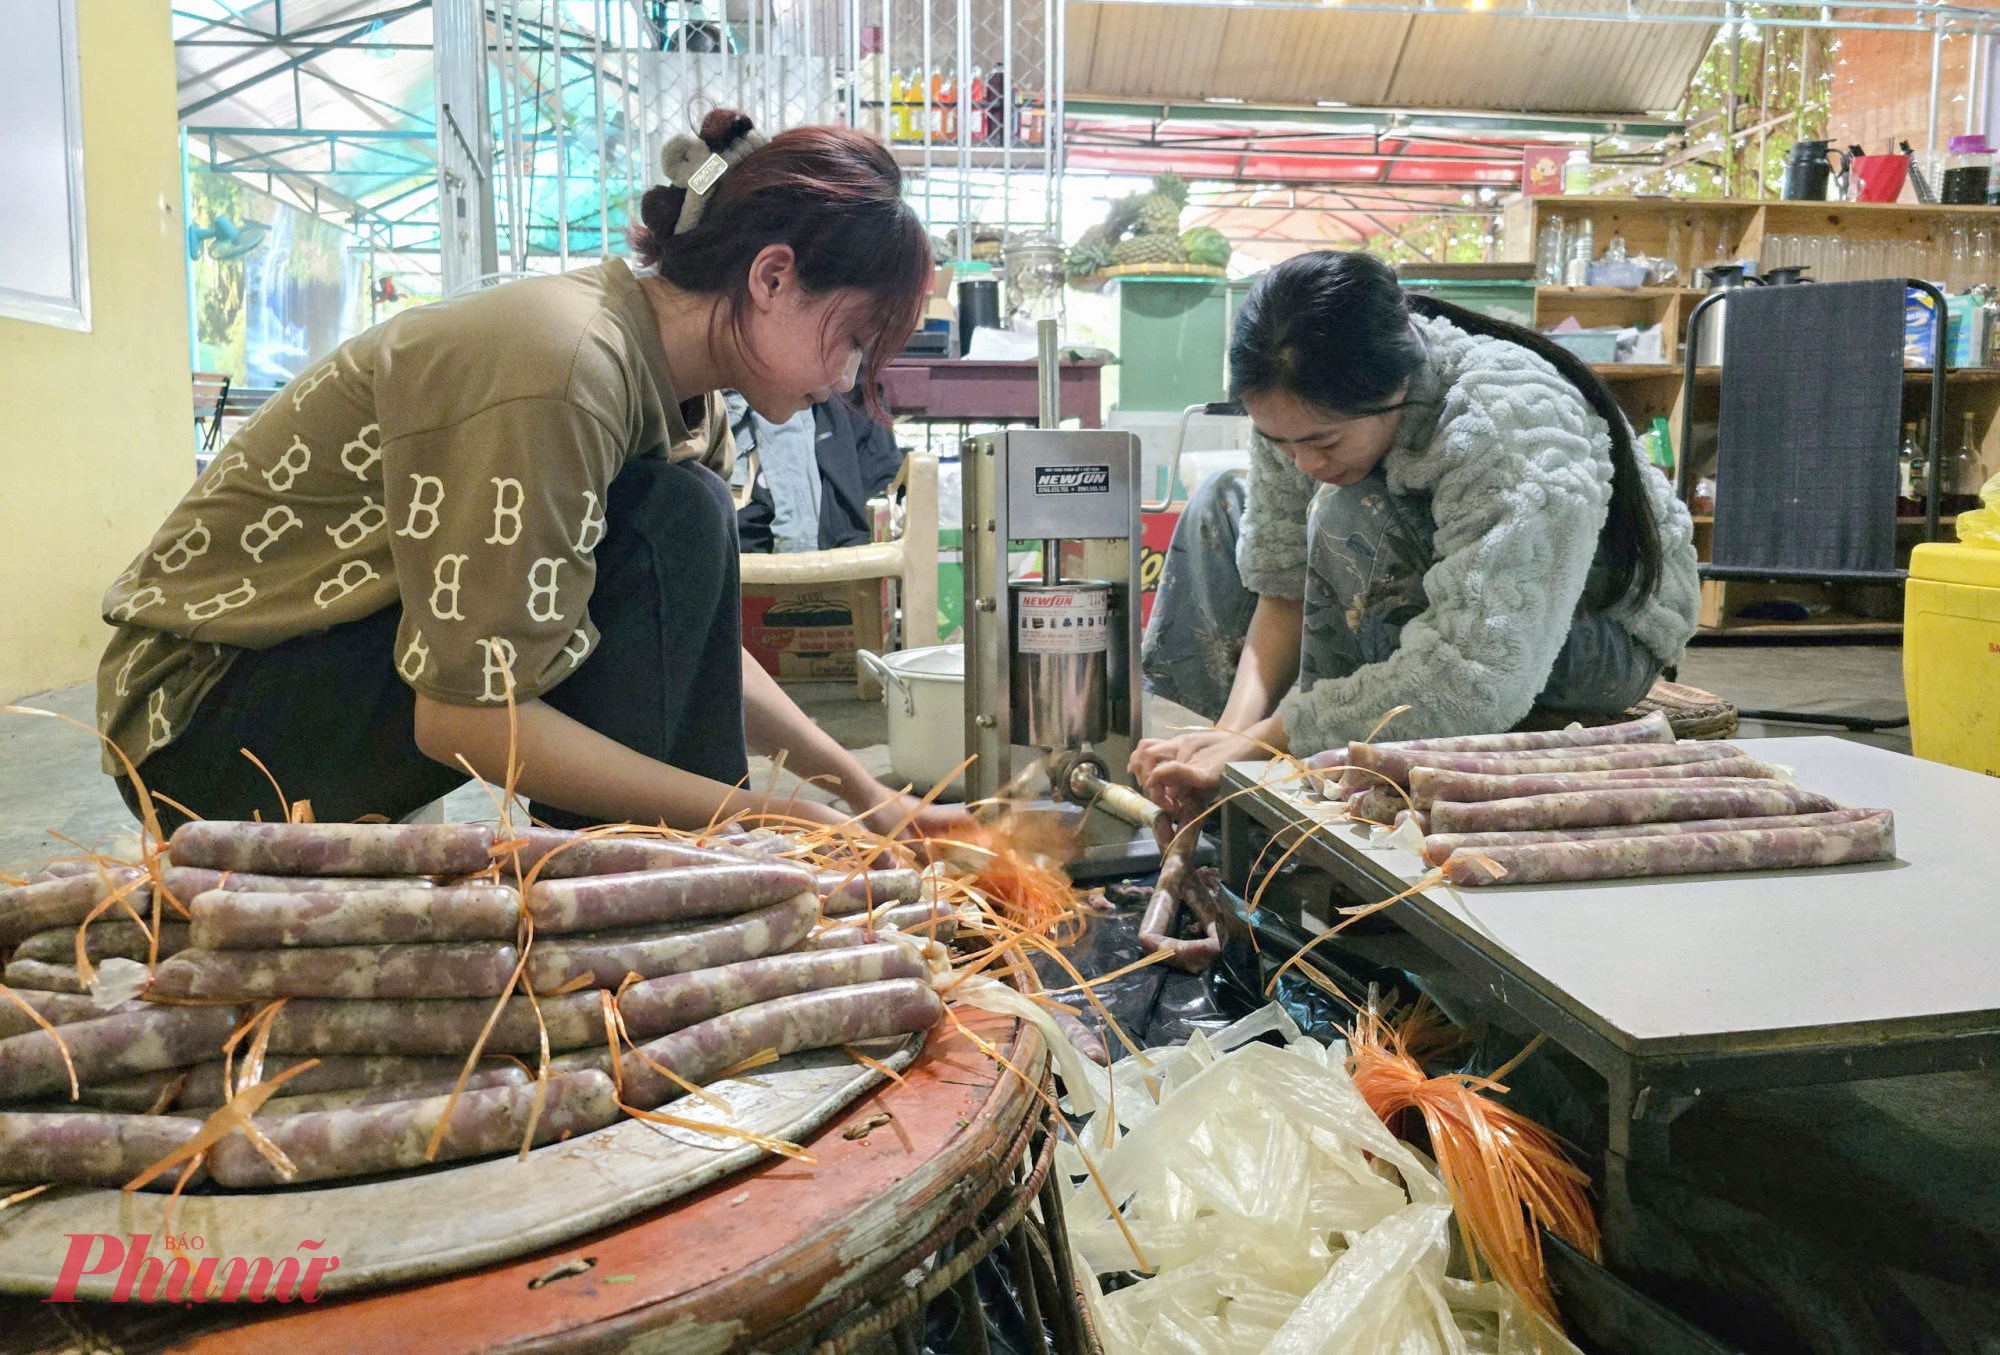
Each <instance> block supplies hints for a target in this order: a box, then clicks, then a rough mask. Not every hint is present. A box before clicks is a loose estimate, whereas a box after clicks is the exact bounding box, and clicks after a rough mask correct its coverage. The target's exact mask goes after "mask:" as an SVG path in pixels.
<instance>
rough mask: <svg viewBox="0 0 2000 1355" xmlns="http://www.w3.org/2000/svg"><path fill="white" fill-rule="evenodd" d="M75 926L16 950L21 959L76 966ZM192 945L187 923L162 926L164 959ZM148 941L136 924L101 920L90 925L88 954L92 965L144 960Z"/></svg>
mask: <svg viewBox="0 0 2000 1355" xmlns="http://www.w3.org/2000/svg"><path fill="white" fill-rule="evenodd" d="M76 931H77V929H76V928H75V927H52V928H50V929H49V930H48V931H45V932H36V933H35V934H34V935H33V936H31V937H29V938H28V939H27V940H25V941H23V942H22V943H21V944H20V945H18V946H16V947H14V958H15V959H17V960H41V961H43V962H44V963H47V964H74V963H75V962H76ZM187 944H188V928H187V923H185V922H166V921H162V922H161V923H160V958H161V959H165V958H166V957H167V956H169V955H172V954H173V953H174V952H175V951H177V950H185V949H186V948H187ZM147 946H148V941H147V938H146V929H145V928H144V927H141V926H140V925H139V924H138V923H136V922H131V921H128V920H126V919H124V918H101V919H99V920H98V921H96V922H93V923H91V924H90V935H89V936H88V937H87V938H86V939H85V941H84V953H85V954H86V955H88V956H89V957H90V962H91V963H92V964H97V963H99V962H101V961H104V960H113V959H118V960H144V959H145V958H146V950H147Z"/></svg>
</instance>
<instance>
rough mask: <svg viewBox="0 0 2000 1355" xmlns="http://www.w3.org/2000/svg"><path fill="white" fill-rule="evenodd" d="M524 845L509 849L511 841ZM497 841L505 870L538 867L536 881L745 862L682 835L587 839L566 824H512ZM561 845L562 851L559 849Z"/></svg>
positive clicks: (502, 866) (523, 871) (527, 870)
mask: <svg viewBox="0 0 2000 1355" xmlns="http://www.w3.org/2000/svg"><path fill="white" fill-rule="evenodd" d="M514 842H518V843H520V844H521V845H520V846H519V847H516V848H513V849H512V850H506V848H507V844H509V843H514ZM496 845H497V846H498V847H500V848H502V850H501V852H500V863H501V868H502V869H503V870H505V871H507V872H508V873H509V874H514V873H515V864H516V860H517V858H518V861H519V867H520V869H519V875H521V876H525V875H526V874H527V873H528V872H529V871H531V870H534V869H535V867H536V866H538V865H539V866H540V867H541V870H540V871H539V872H538V873H537V874H536V876H535V878H536V879H538V880H569V879H575V878H576V877H578V876H583V875H629V874H631V873H633V872H634V871H642V870H665V869H667V868H668V867H670V866H715V865H727V864H728V863H730V862H732V861H741V860H743V859H744V858H743V856H742V855H741V854H740V853H737V852H729V851H722V850H719V849H717V848H714V847H697V846H696V845H695V844H694V843H692V842H683V841H681V840H680V839H679V838H662V837H585V836H584V835H583V834H582V833H572V832H569V831H567V830H566V829H562V828H512V829H509V830H508V831H507V833H506V835H505V836H504V837H501V838H500V839H499V840H498V842H497V843H496ZM558 848H560V850H558Z"/></svg>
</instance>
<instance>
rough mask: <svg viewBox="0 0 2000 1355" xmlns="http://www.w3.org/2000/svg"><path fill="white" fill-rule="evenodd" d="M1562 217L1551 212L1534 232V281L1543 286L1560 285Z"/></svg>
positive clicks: (1561, 273) (1561, 270) (1561, 271)
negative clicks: (1539, 228)
mask: <svg viewBox="0 0 2000 1355" xmlns="http://www.w3.org/2000/svg"><path fill="white" fill-rule="evenodd" d="M1562 247H1563V219H1562V217H1560V216H1558V215H1556V214H1555V213H1553V212H1551V213H1550V214H1549V217H1548V219H1547V220H1546V221H1544V222H1542V228H1541V230H1539V231H1538V232H1536V234H1535V281H1537V282H1539V283H1541V284H1542V286H1544V287H1558V286H1561V285H1562V275H1563V252H1562Z"/></svg>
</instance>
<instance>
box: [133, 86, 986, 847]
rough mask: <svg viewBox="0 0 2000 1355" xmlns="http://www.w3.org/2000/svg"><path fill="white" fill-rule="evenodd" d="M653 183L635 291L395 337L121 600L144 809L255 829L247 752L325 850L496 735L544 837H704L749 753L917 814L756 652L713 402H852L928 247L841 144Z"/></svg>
mask: <svg viewBox="0 0 2000 1355" xmlns="http://www.w3.org/2000/svg"><path fill="white" fill-rule="evenodd" d="M662 158H663V162H665V167H666V168H667V170H668V172H669V175H670V177H671V178H672V180H673V182H672V183H671V184H670V185H667V186H661V187H656V188H654V189H652V190H651V191H649V192H648V193H647V194H646V196H645V199H644V203H643V207H642V212H643V218H644V223H645V224H644V225H643V226H642V227H635V228H634V229H633V231H632V232H631V235H632V243H633V246H634V249H635V252H636V253H637V255H638V258H639V260H640V262H641V264H642V265H644V266H643V267H642V269H641V270H640V271H638V272H636V273H635V272H634V271H633V270H632V269H631V268H630V267H628V266H627V264H626V263H625V262H624V261H622V260H610V261H607V262H605V263H602V264H599V265H596V266H593V267H589V268H584V269H580V270H578V271H576V272H573V273H569V274H566V275H563V276H559V277H544V278H536V279H532V280H527V281H522V282H518V283H513V284H509V285H507V286H504V287H498V288H493V289H490V290H487V291H481V292H476V293H472V294H470V295H467V296H464V297H460V298H455V299H452V300H449V301H445V302H441V303H438V304H436V305H432V306H426V307H422V308H420V309H417V310H412V311H406V312H403V313H402V314H399V315H397V316H395V317H394V318H392V319H390V320H388V321H386V322H384V323H383V324H381V325H378V326H376V327H375V328H373V329H371V330H368V331H367V332H365V333H363V334H360V335H357V336H356V337H355V338H353V339H351V340H349V341H348V342H347V343H345V344H343V345H342V346H341V347H340V348H339V349H337V350H336V351H335V352H334V353H333V354H332V355H330V356H329V357H328V358H327V359H326V360H325V361H323V362H321V363H319V364H318V365H316V366H314V367H313V368H311V369H310V370H308V371H307V372H305V373H303V374H302V375H300V376H299V377H298V378H296V379H295V380H293V381H292V382H291V383H290V384H289V385H287V386H286V387H285V388H284V389H283V390H281V391H279V392H278V394H277V395H276V396H274V397H273V398H272V399H271V400H270V401H269V402H268V403H267V404H266V405H265V406H264V407H263V408H262V409H261V410H259V411H258V412H257V414H256V415H255V416H254V417H253V418H252V419H250V420H249V421H248V422H247V423H246V424H245V425H244V427H243V428H242V429H241V430H240V431H239V432H238V433H237V434H236V436H235V437H234V438H233V439H231V441H230V442H229V444H228V445H227V446H226V447H225V448H224V449H223V451H222V453H221V455H220V456H218V457H217V459H216V461H215V463H214V465H212V466H211V467H210V468H209V470H208V472H207V473H206V474H205V475H204V476H203V478H202V479H201V481H200V482H199V483H198V484H197V485H196V486H195V487H194V489H193V490H192V491H190V493H189V494H188V496H187V497H186V499H184V500H183V501H182V502H181V504H180V505H179V506H178V507H177V508H176V509H175V510H174V512H173V513H172V514H171V515H170V516H169V517H168V519H167V521H166V523H165V524H164V525H163V526H162V527H161V528H160V530H159V531H158V532H157V533H156V534H155V536H154V538H153V541H152V542H151V544H150V545H149V546H148V547H147V548H146V550H144V551H143V552H141V553H140V555H139V557H138V558H137V559H136V560H134V561H133V563H132V565H131V567H130V568H129V569H128V570H127V571H126V572H125V573H124V574H123V575H121V576H120V577H119V578H118V580H117V581H116V582H115V583H114V584H113V585H112V588H111V590H110V592H109V593H108V594H107V596H106V598H105V604H104V605H105V616H106V619H107V620H108V621H110V622H112V623H113V624H114V625H116V626H117V627H118V631H117V634H116V635H115V636H114V638H113V640H112V642H111V645H110V647H109V649H108V650H107V651H106V653H105V657H104V661H103V664H102V665H101V668H100V671H99V680H98V687H99V722H100V726H101V727H102V728H103V730H104V732H105V733H106V734H107V735H108V736H109V737H110V738H111V740H112V741H113V742H114V743H115V744H116V745H117V746H118V748H119V749H120V750H121V751H122V752H124V753H125V755H126V756H128V757H129V758H131V759H132V760H133V762H135V763H137V764H139V766H140V767H141V776H142V777H143V778H144V779H145V780H146V782H147V783H148V785H149V786H151V787H153V788H154V789H156V790H159V791H161V792H164V794H165V795H166V796H167V797H169V798H171V799H172V800H173V801H175V802H177V803H178V804H180V805H184V806H186V807H187V808H188V809H189V810H191V811H193V812H195V813H199V814H201V815H204V816H206V817H210V818H247V817H249V816H250V815H251V814H252V813H253V812H257V811H262V812H263V813H264V815H265V816H266V817H271V816H273V815H274V814H275V813H276V811H277V804H276V801H275V797H274V796H273V793H272V791H271V787H270V784H269V782H268V781H267V780H266V779H265V777H264V775H263V773H262V772H261V771H259V770H258V769H257V767H256V766H255V765H254V764H253V763H252V762H251V761H250V760H249V759H248V758H246V757H244V756H243V755H242V750H246V749H247V750H248V751H250V752H252V753H254V754H256V756H257V758H258V759H260V760H261V761H262V762H263V763H264V764H265V765H266V766H267V767H269V768H270V771H271V773H272V776H273V777H274V778H275V779H276V780H277V782H278V783H279V785H280V786H282V787H283V789H284V790H285V792H286V793H287V794H288V795H290V796H292V797H294V798H297V799H309V800H311V801H312V803H313V808H314V812H315V813H316V815H317V816H318V817H319V818H321V819H323V820H328V821H332V820H342V819H352V818H357V817H360V816H362V815H365V814H382V815H385V816H387V817H389V818H392V819H394V818H401V817H403V816H405V815H407V814H409V813H411V812H412V811H414V810H416V809H418V808H420V807H421V806H423V805H424V804H426V803H428V802H429V801H431V800H433V799H435V798H437V797H438V796H440V795H443V794H445V793H446V792H448V791H450V790H451V789H453V788H455V787H456V786H457V785H459V784H462V783H463V781H464V780H465V775H466V769H467V768H468V767H469V768H471V769H472V770H473V771H476V772H477V773H478V774H479V775H481V776H483V777H485V778H487V779H488V780H491V781H496V782H497V781H500V780H502V779H504V777H505V776H506V773H507V768H508V758H509V741H510V738H512V739H513V740H514V741H515V747H514V751H513V756H514V761H515V765H516V766H517V767H518V769H519V776H518V786H519V788H520V790H521V792H522V793H523V794H525V795H526V796H528V797H529V798H530V799H531V800H533V801H534V802H535V804H536V812H537V814H538V815H539V816H541V817H543V818H544V819H547V820H548V821H550V822H553V823H557V824H560V825H565V826H575V825H580V824H584V823H590V822H597V821H605V820H631V821H636V822H647V823H652V822H665V823H668V824H673V825H677V826H683V827H688V826H699V825H702V824H705V823H707V822H710V821H711V820H713V819H714V818H716V817H719V816H728V815H731V814H735V813H738V812H742V811H750V812H758V811H762V810H765V809H767V808H773V807H774V806H768V805H767V804H766V803H765V801H764V798H763V797H762V796H760V795H758V794H756V793H754V792H751V791H747V790H742V789H737V788H736V784H737V783H738V782H740V781H741V780H742V779H743V777H744V772H745V768H746V762H745V757H746V742H747V745H748V746H749V747H754V748H756V749H757V750H759V751H764V752H774V751H776V750H778V749H784V750H785V751H786V753H787V761H788V765H789V766H790V768H791V769H792V770H794V771H796V772H798V773H800V774H801V775H805V776H809V777H821V778H824V779H826V780H828V781H830V782H831V783H832V786H833V788H834V789H835V790H836V791H837V792H838V793H839V794H840V796H841V797H842V799H844V800H845V801H846V803H847V805H848V806H849V808H850V809H852V810H853V811H854V812H855V813H858V814H862V815H864V816H865V818H866V820H867V822H868V823H869V824H870V825H871V826H873V827H875V828H878V829H884V830H886V829H890V828H893V827H895V826H896V825H897V824H898V823H900V822H902V820H903V819H904V818H905V816H906V815H907V814H908V813H909V812H910V811H911V810H912V809H913V808H914V804H913V802H911V801H910V800H909V799H908V797H906V796H901V795H897V794H893V793H891V792H890V791H889V790H887V789H886V788H885V787H883V786H882V785H881V784H879V783H878V782H877V781H875V779H874V778H873V777H871V776H869V775H868V773H867V772H866V771H864V770H863V769H862V768H861V766H860V765H859V764H858V763H857V762H856V761H855V760H854V758H853V757H852V756H851V755H849V754H848V753H847V752H846V751H845V750H843V749H842V748H840V747H839V746H838V744H836V743H835V742H834V741H833V739H832V738H831V737H829V736H828V735H827V734H826V733H825V732H824V731H822V730H821V729H819V728H818V727H817V726H816V725H814V724H813V723H812V722H811V721H810V720H808V719H807V718H806V717H805V716H804V715H803V714H802V713H801V712H800V711H799V709H798V707H797V706H796V705H795V704H794V703H793V702H792V701H791V699H790V698H789V697H787V696H786V695H785V694H784V693H783V691H781V690H780V689H779V687H778V686H777V684H776V683H775V682H774V681H772V679H771V678H770V677H769V676H768V675H767V674H766V673H765V672H764V670H763V669H762V668H761V667H759V666H758V665H757V664H756V663H755V662H754V661H752V660H750V659H749V658H748V657H747V656H746V655H744V653H743V651H742V647H741V640H740V635H739V611H738V604H737V571H736V561H737V548H736V536H735V516H734V505H733V503H732V502H731V499H730V496H729V491H728V487H727V485H726V484H725V483H724V480H723V479H722V478H721V477H720V476H719V475H718V474H717V472H721V473H722V474H723V475H726V474H727V472H728V469H729V461H730V459H731V458H732V457H733V455H734V452H733V448H732V446H731V444H730V442H729V437H728V432H727V428H726V425H725V424H724V423H723V421H722V419H721V417H720V415H721V410H720V399H719V396H718V392H719V391H721V390H722V389H725V388H732V389H735V390H738V391H741V392H742V393H743V395H744V396H745V397H746V398H747V399H748V401H749V402H750V404H751V407H752V408H754V409H756V410H757V412H758V413H759V414H762V415H763V416H765V417H766V418H770V419H773V420H783V419H786V418H789V417H791V416H792V415H793V414H795V413H796V412H798V411H799V410H801V409H804V408H806V407H807V406H809V405H810V404H812V403H813V402H814V401H816V400H822V399H825V398H827V396H828V395H829V394H830V392H832V391H834V390H847V389H850V388H851V387H852V386H853V385H854V383H855V381H856V379H857V377H864V378H865V379H866V381H867V386H866V389H867V390H868V391H869V392H870V400H871V402H872V401H873V400H874V395H873V392H874V391H875V390H876V388H877V382H876V379H875V378H876V377H877V376H878V375H879V373H880V369H881V367H882V366H883V365H884V363H886V362H887V360H888V359H889V358H890V357H892V356H894V355H895V354H896V353H897V352H898V351H900V349H901V347H902V345H903V342H904V340H905V339H906V338H907V336H908V334H909V332H910V330H911V329H912V328H913V327H914V325H915V323H916V321H917V318H918V316H919V315H920V313H921V309H922V306H923V303H924V300H925V298H926V296H927V295H928V293H929V290H930V274H931V258H930V247H929V242H928V239H927V237H926V235H925V232H924V230H923V228H922V226H921V224H920V223H919V222H918V221H917V219H916V217H915V215H914V214H913V213H912V212H911V211H910V209H909V208H908V206H906V205H905V204H904V203H903V201H902V197H901V176H900V172H899V171H898V170H897V168H896V165H895V162H894V160H893V159H892V158H891V156H890V155H889V153H888V151H887V150H886V149H885V148H884V147H882V146H881V145H879V144H878V143H876V142H874V141H872V140H870V139H869V138H867V137H864V136H862V135H860V134H858V133H855V132H852V131H848V130H846V129H841V128H832V127H808V128H797V129H794V130H791V131H788V132H783V133H780V134H779V135H778V136H776V137H774V138H772V139H770V140H769V142H768V143H767V142H766V141H765V140H764V138H762V137H761V136H758V135H757V134H756V133H755V132H754V131H753V130H752V129H751V126H750V121H749V119H748V118H745V117H743V116H742V115H740V114H735V113H728V112H719V113H714V114H711V115H710V116H709V118H708V119H707V121H706V123H705V124H704V126H703V129H702V138H701V140H699V141H697V140H696V139H694V138H692V137H679V138H675V139H674V140H673V141H672V142H669V143H668V146H667V148H666V151H665V153H664V154H663V157H662ZM875 412H876V413H877V415H878V417H879V416H880V413H881V411H880V410H879V407H877V408H876V410H875ZM510 702H511V703H512V704H513V706H514V710H515V714H514V718H513V722H512V728H511V729H510V719H509V714H508V705H509V703H510ZM109 770H111V771H113V773H114V774H116V773H117V772H118V771H119V768H118V767H117V766H115V765H109ZM123 788H124V789H125V791H126V794H127V796H128V799H129V798H132V790H131V787H130V786H129V785H124V787H123ZM775 807H776V808H788V809H792V810H793V812H798V813H801V814H804V815H806V816H809V817H818V818H824V819H827V820H829V821H834V820H838V819H841V818H843V817H845V816H844V815H843V814H841V813H838V812H837V811H835V810H832V809H830V808H827V807H825V806H817V805H808V804H805V803H804V802H800V803H799V804H798V805H796V806H791V805H790V802H789V801H788V802H787V803H786V804H785V805H783V806H775ZM951 817H952V812H951V811H931V812H929V813H927V815H925V816H923V817H922V818H920V820H919V823H918V826H919V827H926V826H928V827H941V826H943V825H944V824H945V823H946V822H948V821H949V820H950V818H951Z"/></svg>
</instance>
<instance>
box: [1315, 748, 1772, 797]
mask: <svg viewBox="0 0 2000 1355" xmlns="http://www.w3.org/2000/svg"><path fill="white" fill-rule="evenodd" d="M1366 756H1367V759H1368V760H1367V761H1359V760H1357V761H1356V762H1355V763H1354V764H1353V765H1351V766H1350V767H1349V768H1348V769H1347V771H1346V772H1345V773H1343V774H1342V776H1341V784H1342V785H1343V786H1346V785H1350V784H1351V785H1352V786H1353V787H1354V788H1355V789H1364V788H1366V787H1368V786H1379V785H1381V784H1382V778H1383V777H1384V776H1386V777H1388V778H1389V779H1390V780H1391V781H1394V782H1395V783H1396V784H1397V785H1399V786H1405V787H1407V786H1408V785H1409V784H1410V769H1411V768H1412V767H1441V768H1444V769H1446V770H1449V771H1456V772H1489V773H1493V774H1496V775H1503V776H1504V775H1521V774H1526V773H1531V772H1601V771H1613V770H1616V769H1618V768H1621V767H1670V766H1673V765H1675V764H1678V763H1683V762H1714V761H1719V760H1720V759H1722V758H1730V757H1743V756H1745V754H1744V752H1743V750H1742V749H1741V748H1738V747H1737V746H1736V745H1735V744H1730V743H1662V744H1637V745H1628V744H1612V745H1605V746H1592V747H1586V748H1555V749H1549V750H1547V751H1545V752H1527V753H1432V752H1424V751H1421V750H1419V751H1416V752H1395V751H1389V752H1379V751H1378V752H1374V753H1370V754H1367V755H1366ZM1364 767H1366V768H1369V769H1370V770H1372V771H1373V772H1375V773H1378V774H1377V775H1372V776H1371V775H1369V774H1368V772H1366V771H1363V770H1362V768H1364Z"/></svg>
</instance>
